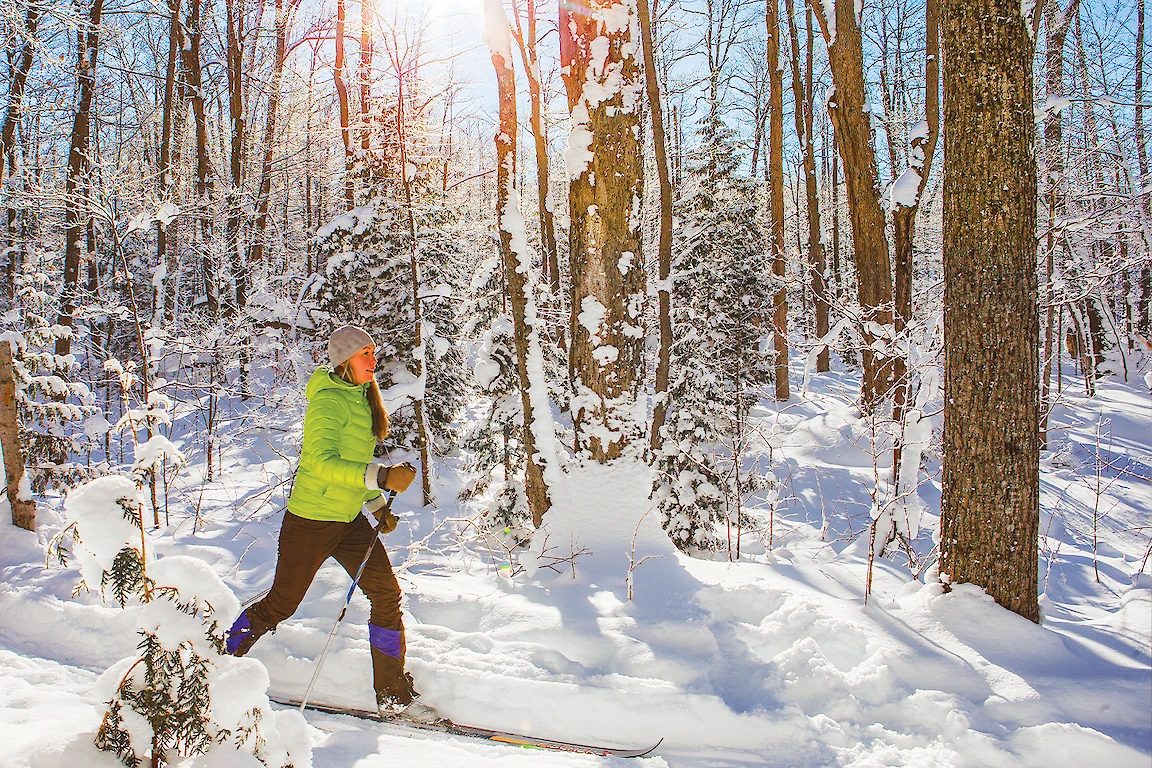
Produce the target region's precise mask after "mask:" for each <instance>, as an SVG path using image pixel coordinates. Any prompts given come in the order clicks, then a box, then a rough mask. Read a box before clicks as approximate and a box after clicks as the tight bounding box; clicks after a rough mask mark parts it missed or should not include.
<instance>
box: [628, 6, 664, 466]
mask: <svg viewBox="0 0 1152 768" xmlns="http://www.w3.org/2000/svg"><path fill="white" fill-rule="evenodd" d="M636 10H637V13H638V14H639V17H640V18H639V21H640V43H641V46H642V48H643V51H644V83H645V87H646V88H647V91H648V108H649V110H650V111H651V113H652V146H653V149H654V151H655V159H656V176H657V178H658V179H659V181H660V244H659V250H658V253H659V257H658V258H659V267H658V269H659V272H658V274H659V282H658V283H657V284H656V295H657V297H658V301H659V303H660V306H659V315H660V318H659V323H660V352H659V360H658V362H657V363H656V398H655V399H656V405H655V408H654V409H653V412H652V434H651V442H650V447H651V451H652V453H653V454H655V453H656V452H657V451H658V450H660V446H661V445H662V444H663V442H664V435H663V434H662V433H661V428H662V427H663V426H664V421H665V419H667V417H668V407H669V405H671V403H670V398H671V397H672V393H671V391H670V389H669V386H668V384H669V379H670V376H671V370H672V285H671V275H672V177H671V175H670V173H669V169H668V144H667V137H665V135H664V106H663V104H662V103H661V101H660V82H659V79H658V73H657V71H656V47H655V45H654V44H653V35H652V14H651V12H650V9H649V7H648V0H637V3H636Z"/></svg>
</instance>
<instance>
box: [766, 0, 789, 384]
mask: <svg viewBox="0 0 1152 768" xmlns="http://www.w3.org/2000/svg"><path fill="white" fill-rule="evenodd" d="M764 9H765V13H764V25H765V27H766V28H767V33H768V110H769V113H770V114H769V116H768V168H769V169H770V170H771V174H772V202H771V220H772V227H771V231H772V238H771V242H772V275H773V276H774V277H775V278H776V280H775V282H776V290H775V292H774V293H773V295H772V346H773V350H774V351H775V353H776V360H775V365H774V369H775V376H774V378H775V383H776V399H777V400H780V401H784V400H787V399H788V397H789V395H790V393H789V391H788V286H787V283H786V282H785V279H786V277H787V262H786V261H785V260H784V77H783V73H782V72H781V71H780V0H767V2H766V3H765V4H764Z"/></svg>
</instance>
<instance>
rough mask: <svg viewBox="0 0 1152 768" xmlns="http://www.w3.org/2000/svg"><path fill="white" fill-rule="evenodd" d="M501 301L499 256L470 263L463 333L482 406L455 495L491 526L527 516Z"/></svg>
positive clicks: (507, 525)
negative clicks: (471, 350) (470, 343)
mask: <svg viewBox="0 0 1152 768" xmlns="http://www.w3.org/2000/svg"><path fill="white" fill-rule="evenodd" d="M506 304H507V301H506V298H505V289H504V280H503V271H502V267H501V263H500V257H499V256H491V257H489V258H487V259H484V260H483V261H482V262H481V263H480V265H479V266H478V267H477V268H476V271H475V273H474V274H473V277H472V283H471V287H470V296H469V298H468V301H467V303H466V304H465V309H464V314H465V316H466V317H467V318H468V321H467V324H466V325H465V328H464V332H465V336H466V337H467V338H470V339H473V340H474V341H475V342H476V343H477V345H478V347H477V350H476V364H475V367H474V368H473V375H474V376H475V379H476V383H477V384H478V386H479V388H480V391H481V393H483V397H484V406H483V407H484V412H483V415H482V416H481V418H479V419H477V420H476V421H475V422H473V423H472V425H471V426H470V428H469V429H468V431H467V433H466V434H465V435H464V440H463V446H464V448H465V450H466V451H467V453H468V462H467V464H466V465H465V472H466V479H467V481H466V485H465V487H464V490H463V491H462V492H461V494H460V495H461V498H462V499H465V500H474V501H475V502H476V503H478V504H479V505H480V506H481V507H482V514H481V518H482V521H483V524H484V525H485V527H486V528H488V529H490V530H493V531H496V532H502V531H505V530H517V529H519V528H521V527H523V526H526V525H527V521H528V519H529V514H528V505H527V498H526V496H525V489H524V482H523V466H524V460H525V456H524V446H523V444H522V442H521V440H520V439H519V433H520V425H521V424H522V419H523V413H522V408H521V405H520V387H519V379H518V377H517V371H516V353H515V345H514V339H513V328H512V318H511V317H510V316H509V315H508V314H507V306H506Z"/></svg>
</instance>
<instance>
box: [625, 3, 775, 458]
mask: <svg viewBox="0 0 1152 768" xmlns="http://www.w3.org/2000/svg"><path fill="white" fill-rule="evenodd" d="M636 10H637V13H638V14H639V19H638V21H639V22H640V42H641V45H642V47H643V50H644V85H645V88H646V90H647V94H648V110H649V112H650V113H651V116H652V146H653V151H654V154H655V155H656V176H657V178H658V179H659V183H660V241H659V244H658V246H657V248H658V259H659V266H658V272H657V274H658V276H659V280H660V282H659V283H657V286H656V293H657V297H658V301H659V304H660V306H659V308H658V311H659V313H660V318H659V324H660V352H659V356H660V357H659V362H658V363H657V365H656V393H655V400H656V404H655V407H654V409H653V411H652V435H651V450H652V453H653V454H655V453H656V452H657V451H659V450H660V444H661V443H662V442H663V441H664V436H663V434H662V429H663V427H664V420H665V418H666V417H667V415H668V406H669V398H671V393H670V392H669V386H668V384H669V374H670V370H671V360H672V285H671V283H670V280H671V275H672V177H671V175H670V173H669V169H668V141H667V137H666V136H665V134H664V105H663V104H662V103H661V101H660V82H659V76H658V73H657V71H656V49H655V46H654V45H653V40H652V37H653V33H652V14H651V13H650V9H649V7H648V0H637V2H636ZM753 173H755V168H753Z"/></svg>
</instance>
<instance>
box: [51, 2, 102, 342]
mask: <svg viewBox="0 0 1152 768" xmlns="http://www.w3.org/2000/svg"><path fill="white" fill-rule="evenodd" d="M103 11H104V0H92V5H91V6H90V7H89V12H88V18H87V20H86V23H85V24H84V27H83V28H82V29H81V30H80V32H79V36H78V37H79V39H80V40H81V41H82V44H81V46H80V54H79V61H78V65H77V78H76V87H77V89H78V91H79V94H78V95H79V98H78V99H77V104H76V115H75V116H74V117H73V119H72V143H71V147H70V149H69V151H68V176H67V179H66V181H65V182H64V285H63V286H62V287H61V290H60V317H59V319H57V321H56V322H57V324H58V325H62V326H65V327H66V328H71V327H72V315H73V313H74V312H75V311H76V293H77V289H78V287H79V281H80V247H81V241H82V239H83V238H84V232H85V230H86V229H87V226H88V218H89V216H90V215H91V214H90V213H89V208H88V203H87V201H85V200H83V199H82V198H81V189H82V188H83V186H84V181H85V178H86V176H87V171H88V145H89V138H90V136H91V125H92V99H93V97H94V96H95V93H96V54H97V51H98V50H99V45H100V19H101V15H102V13H103ZM71 351H72V337H71V336H70V335H64V336H60V337H59V338H57V339H56V354H57V355H68V354H71Z"/></svg>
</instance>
